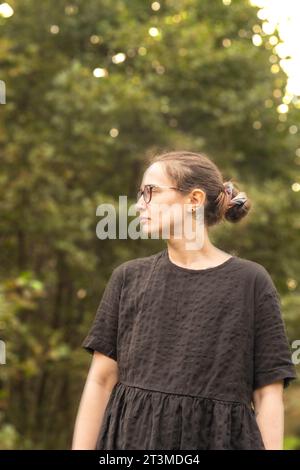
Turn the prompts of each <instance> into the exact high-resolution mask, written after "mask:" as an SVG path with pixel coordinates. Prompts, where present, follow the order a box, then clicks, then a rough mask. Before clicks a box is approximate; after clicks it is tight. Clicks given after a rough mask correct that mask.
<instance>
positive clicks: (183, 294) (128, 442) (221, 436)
mask: <svg viewBox="0 0 300 470" xmlns="http://www.w3.org/2000/svg"><path fill="white" fill-rule="evenodd" d="M174 207H175V208H176V209H175V210H173V209H174ZM178 207H179V208H181V209H182V211H179V210H178ZM137 208H138V210H139V212H140V213H141V217H143V218H141V226H142V229H143V231H144V232H145V233H147V234H152V233H159V234H162V232H163V231H164V229H165V228H166V224H167V225H168V228H170V232H169V234H170V235H169V238H167V248H165V249H164V250H162V251H160V252H158V253H156V254H154V255H151V256H146V257H143V258H136V259H132V260H129V261H126V262H124V263H122V264H120V265H119V266H117V267H116V268H115V269H114V270H113V272H112V275H111V277H110V279H109V282H108V284H107V286H106V289H105V291H104V294H103V297H102V299H101V302H100V305H99V307H98V310H97V314H96V317H95V320H94V323H93V325H92V327H91V329H90V331H89V333H88V335H87V337H86V338H85V340H84V341H83V343H82V346H83V347H84V348H85V349H86V350H87V351H89V352H90V353H93V360H92V364H91V368H90V371H89V375H88V378H87V381H86V385H85V389H84V392H83V396H82V399H81V404H80V408H79V411H78V415H77V420H76V425H75V432H74V437H73V445H72V448H73V449H108V450H110V449H144V450H147V449H166V450H169V449H170V450H172V449H174V450H176V449H189V450H192V449H195V450H201V449H282V446H283V421H284V408H283V393H282V392H283V389H284V388H286V387H287V386H288V385H289V383H290V381H291V380H293V379H295V378H296V372H295V368H294V365H293V363H292V361H291V351H290V348H289V344H288V340H287V335H286V330H285V325H284V322H283V319H282V316H281V311H280V299H279V295H278V293H277V290H276V288H275V285H274V283H273V281H272V279H271V277H270V275H269V274H268V272H267V271H266V269H265V268H264V267H263V266H262V265H260V264H258V263H256V262H254V261H250V260H247V259H244V258H240V257H238V256H236V255H230V254H228V253H226V252H224V251H222V250H220V249H219V248H217V247H216V246H214V245H213V244H212V243H211V241H210V239H209V237H208V229H209V227H211V226H213V225H216V224H218V223H219V222H220V221H222V220H227V221H230V222H238V221H239V220H240V219H242V218H243V217H244V216H245V215H246V214H247V213H248V211H249V208H250V201H249V199H248V198H247V195H246V194H245V193H243V192H239V191H237V189H236V187H235V186H233V184H232V182H231V181H229V182H227V183H223V180H222V175H221V173H220V171H219V170H218V168H217V167H216V165H215V164H214V163H213V162H212V160H211V159H210V158H208V157H207V156H206V155H203V154H198V153H193V152H185V151H183V152H169V153H165V154H163V155H158V156H156V157H155V158H154V159H153V160H152V161H150V162H149V166H148V168H147V169H146V171H145V173H144V175H143V181H142V185H141V188H140V190H139V192H138V202H137ZM197 210H198V215H199V213H201V211H202V214H204V217H203V219H202V220H203V224H202V227H203V230H202V231H201V230H200V236H199V230H198V232H197V224H198V225H199V223H200V222H199V217H198V219H197V217H196V216H195V215H196V214H197ZM180 212H181V213H180ZM182 214H183V216H184V219H183V218H182V217H181V215H182ZM161 215H163V216H170V217H164V220H162V218H161V217H160V216H161ZM166 220H167V222H166ZM183 220H184V221H185V222H186V221H187V222H191V226H192V228H193V234H195V232H197V235H194V238H193V237H192V238H191V237H190V236H189V237H187V234H186V232H184V233H183V235H182V236H181V237H178V236H175V235H176V233H175V232H176V230H175V229H176V228H177V229H178V227H179V226H181V225H182V224H183ZM200 220H201V217H200ZM198 228H199V227H198ZM182 232H183V231H182ZM191 240H192V241H193V240H194V242H198V245H195V247H196V248H195V247H194V249H190V245H188V243H190V242H191ZM199 241H201V243H199ZM188 247H189V248H188Z"/></svg>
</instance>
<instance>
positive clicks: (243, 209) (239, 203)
mask: <svg viewBox="0 0 300 470" xmlns="http://www.w3.org/2000/svg"><path fill="white" fill-rule="evenodd" d="M223 185H224V189H225V192H226V193H227V194H228V196H229V202H228V206H227V209H226V211H225V214H224V216H225V219H226V220H228V221H229V222H233V223H235V222H238V221H239V220H241V219H242V218H243V217H245V215H247V213H248V212H249V210H250V207H251V202H250V200H249V199H248V197H247V194H246V193H245V192H244V191H239V189H238V188H237V187H236V186H235V185H234V184H233V182H232V181H225V182H224V183H223Z"/></svg>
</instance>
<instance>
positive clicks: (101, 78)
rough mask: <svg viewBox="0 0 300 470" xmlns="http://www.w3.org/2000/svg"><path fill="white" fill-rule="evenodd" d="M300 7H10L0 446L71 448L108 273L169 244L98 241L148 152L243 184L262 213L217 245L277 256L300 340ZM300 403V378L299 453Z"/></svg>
mask: <svg viewBox="0 0 300 470" xmlns="http://www.w3.org/2000/svg"><path fill="white" fill-rule="evenodd" d="M298 3H299V2H296V1H288V0H285V1H284V2H283V1H280V2H278V1H276V0H270V1H268V0H265V1H258V0H257V1H251V2H250V1H248V0H232V1H230V0H164V1H157V2H151V1H143V0H130V1H129V0H122V1H121V0H114V1H113V0H56V1H55V2H53V1H50V0H43V1H38V0H26V1H24V0H15V1H12V0H9V2H8V3H1V4H0V66H1V69H0V79H1V80H2V81H3V82H4V84H5V102H4V99H3V97H2V104H1V105H0V162H1V167H0V168H1V170H0V172H1V173H0V205H1V212H0V240H1V251H0V339H2V340H3V341H5V343H6V364H2V365H0V448H1V449H69V448H70V447H71V440H72V433H73V428H74V421H75V417H76V412H77V409H78V405H79V400H80V396H81V393H82V389H83V386H84V381H85V379H86V375H87V372H88V367H89V363H90V360H91V357H90V356H89V354H87V353H86V352H85V351H84V350H83V349H81V347H80V345H81V342H82V340H83V338H84V337H85V335H86V334H87V331H88V329H89V328H90V325H91V322H92V320H93V318H94V315H95V312H96V308H97V306H98V303H99V300H100V298H101V295H102V292H103V289H104V287H105V284H106V282H107V280H108V278H109V276H110V274H111V272H112V270H113V268H114V267H116V266H117V265H119V264H120V263H122V262H123V261H126V260H128V259H131V258H136V257H140V256H147V255H150V254H152V253H155V252H157V251H159V250H161V249H163V248H164V247H165V241H164V240H150V239H149V240H142V239H138V240H130V239H127V240H126V239H123V240H118V239H117V240H100V239H98V238H97V236H96V225H97V222H98V221H99V217H97V216H96V208H97V206H98V205H99V204H101V203H103V202H108V203H109V202H111V203H113V204H114V205H117V203H118V198H119V195H127V196H128V205H130V204H133V203H134V202H135V196H136V190H137V187H138V186H139V184H140V178H141V175H142V173H143V170H144V169H145V168H144V161H145V158H146V157H147V156H148V155H152V154H154V153H157V152H161V151H168V150H175V149H181V150H182V149H185V150H191V151H198V152H201V151H203V152H206V153H207V154H208V155H209V156H211V157H212V158H213V160H214V161H215V162H216V163H217V165H218V166H219V168H220V169H221V171H222V172H223V175H224V179H225V178H226V179H227V178H234V179H236V180H237V181H238V182H239V184H240V189H241V190H245V191H246V192H247V194H248V195H249V197H250V198H251V199H252V202H253V208H252V210H251V211H250V213H249V215H248V217H246V218H245V219H244V220H243V221H241V222H240V223H239V224H237V225H230V224H229V223H227V222H226V223H225V224H222V225H220V226H219V227H216V228H214V229H213V230H212V232H211V240H212V241H213V243H215V244H217V245H218V247H220V248H221V249H223V250H226V251H228V252H230V253H232V254H237V255H238V256H241V257H245V258H248V259H250V260H254V261H256V262H259V263H261V264H263V265H264V266H265V267H266V269H267V270H268V271H269V273H270V274H271V276H272V279H273V280H274V283H275V285H276V287H277V289H278V291H279V293H280V296H281V301H282V311H283V316H284V320H285V322H286V326H287V330H288V337H289V340H290V343H291V346H292V343H293V342H294V341H295V340H297V339H300V290H299V274H300V259H299V253H300V238H299V228H300V219H299V195H300V192H299V191H300V166H299V165H300V139H299V126H300V89H299V87H300V76H299V70H300V66H299V65H300V59H299V55H298V56H297V53H298V54H299V51H300V48H299V43H300V39H299V32H298V30H299V24H300V23H299V21H300V14H299V11H298V10H299V5H298V6H297V4H298ZM297 15H298V16H297ZM297 74H298V76H297ZM297 367H299V366H297ZM298 370H299V369H298ZM299 403H300V384H299V380H297V381H294V382H293V383H292V384H291V385H290V386H289V387H288V388H287V389H286V391H285V406H286V408H285V410H286V411H285V444H284V445H285V449H300V406H299Z"/></svg>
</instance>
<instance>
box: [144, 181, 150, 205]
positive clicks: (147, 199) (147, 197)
mask: <svg viewBox="0 0 300 470" xmlns="http://www.w3.org/2000/svg"><path fill="white" fill-rule="evenodd" d="M144 199H145V202H146V203H148V202H150V199H151V187H150V186H147V185H146V186H145V188H144Z"/></svg>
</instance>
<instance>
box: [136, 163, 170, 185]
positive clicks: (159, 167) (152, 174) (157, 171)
mask: <svg viewBox="0 0 300 470" xmlns="http://www.w3.org/2000/svg"><path fill="white" fill-rule="evenodd" d="M168 183H170V181H169V178H168V177H167V175H166V173H165V169H164V165H163V164H162V163H161V162H155V163H152V165H150V166H149V167H148V168H147V170H146V171H145V173H144V175H143V180H142V184H168Z"/></svg>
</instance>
